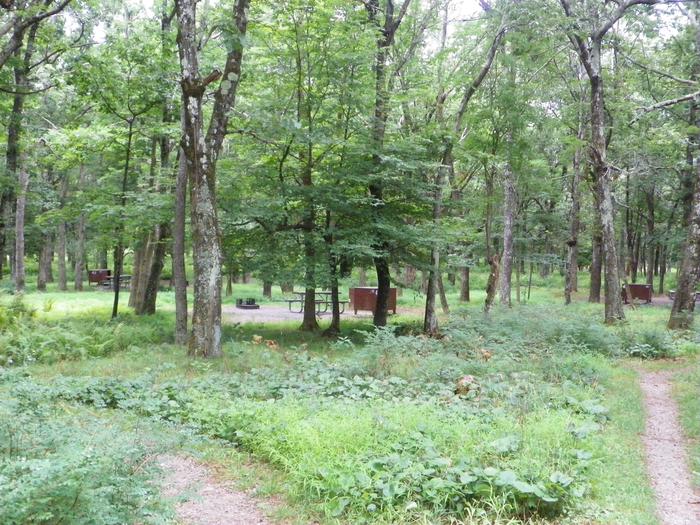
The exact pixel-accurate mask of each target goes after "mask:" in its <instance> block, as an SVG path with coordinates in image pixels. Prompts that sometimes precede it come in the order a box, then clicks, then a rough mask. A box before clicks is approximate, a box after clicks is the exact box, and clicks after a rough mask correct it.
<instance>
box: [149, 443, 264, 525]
mask: <svg viewBox="0 0 700 525" xmlns="http://www.w3.org/2000/svg"><path fill="white" fill-rule="evenodd" d="M158 463H159V464H160V466H161V468H162V469H163V473H164V476H165V477H164V480H163V495H164V496H167V497H169V498H174V499H175V502H176V503H175V511H176V513H177V519H178V523H182V524H185V525H268V524H269V523H270V522H269V521H268V520H267V519H266V518H265V516H263V514H262V512H260V509H259V508H258V506H257V505H256V503H255V501H254V500H253V498H251V497H250V496H249V495H248V494H246V493H245V492H240V491H237V490H235V489H234V488H232V487H230V486H226V485H224V484H222V483H220V482H219V481H216V480H214V479H213V478H212V476H211V473H210V472H209V470H208V469H207V468H206V467H205V466H204V465H202V464H201V463H198V462H197V461H195V460H193V459H191V458H188V457H183V456H172V455H163V456H160V457H159V458H158Z"/></svg>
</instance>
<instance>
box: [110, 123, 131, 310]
mask: <svg viewBox="0 0 700 525" xmlns="http://www.w3.org/2000/svg"><path fill="white" fill-rule="evenodd" d="M134 120H135V117H132V118H131V119H130V120H129V121H128V123H129V130H128V135H127V141H126V157H125V159H124V171H123V172H122V188H121V195H120V197H119V204H120V213H121V217H120V219H121V220H120V221H119V224H118V225H117V229H116V236H117V244H116V245H115V246H114V272H113V274H112V285H113V286H112V290H113V291H114V301H113V302H112V319H116V317H117V315H119V291H120V289H121V278H122V271H123V269H124V238H123V237H124V215H123V214H124V208H125V207H126V190H127V188H128V184H129V164H130V161H131V145H132V142H133V138H134Z"/></svg>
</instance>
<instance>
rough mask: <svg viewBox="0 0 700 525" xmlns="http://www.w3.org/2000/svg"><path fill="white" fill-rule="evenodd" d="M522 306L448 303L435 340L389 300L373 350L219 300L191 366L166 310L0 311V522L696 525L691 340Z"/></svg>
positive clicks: (638, 312) (165, 303) (547, 305)
mask: <svg viewBox="0 0 700 525" xmlns="http://www.w3.org/2000/svg"><path fill="white" fill-rule="evenodd" d="M547 294H549V295H547ZM242 295H244V296H245V295H247V291H245V292H242ZM251 296H252V295H251ZM407 296H408V297H407ZM533 298H536V299H533V301H532V303H531V304H528V305H522V306H517V307H514V308H513V309H512V310H501V309H496V310H495V311H494V312H492V314H491V315H490V316H484V314H483V312H482V309H481V305H482V302H481V301H480V300H478V299H475V300H474V302H473V303H472V304H471V305H459V304H458V303H456V302H455V303H454V307H453V309H452V313H451V314H450V316H449V321H448V319H447V318H443V321H444V322H443V326H444V330H445V337H444V338H443V339H441V340H435V339H429V338H425V337H424V336H422V335H420V317H421V316H420V314H421V312H422V309H421V307H420V305H418V304H414V303H415V301H413V300H412V298H411V297H410V295H409V294H404V298H403V299H402V302H401V303H400V304H399V311H400V313H401V315H398V316H395V317H394V316H392V318H391V323H392V327H393V329H394V330H395V332H392V331H389V330H386V331H383V330H382V331H376V332H375V331H374V330H373V329H372V328H371V319H370V318H369V316H367V315H364V316H362V317H361V318H359V319H353V318H343V324H342V329H343V337H341V338H339V339H337V340H335V341H332V340H329V339H327V338H325V337H321V336H320V335H319V334H309V333H305V332H301V331H299V330H298V322H297V321H298V320H299V314H293V315H295V317H294V318H292V319H284V320H282V319H280V320H277V319H271V320H269V321H265V323H260V322H257V321H255V322H251V323H244V322H241V319H240V318H239V317H238V315H239V314H240V313H241V312H242V311H239V310H237V309H235V307H234V306H233V305H232V304H231V302H230V301H229V302H227V304H225V306H224V311H225V312H226V314H225V315H226V316H227V321H230V322H227V323H226V324H225V325H224V334H223V340H224V356H223V357H222V358H221V359H217V360H211V361H201V360H192V359H189V358H187V356H186V354H185V352H184V351H183V349H182V348H181V347H178V346H176V345H174V344H172V331H173V319H172V317H173V316H172V298H171V296H170V295H169V294H167V293H164V294H163V295H162V296H161V297H160V299H159V301H160V303H159V309H160V312H159V313H158V314H156V315H155V316H149V317H137V316H134V315H132V314H130V313H129V312H128V308H127V307H126V306H125V307H124V313H123V314H122V315H121V316H120V318H119V319H118V320H117V321H115V322H108V321H107V320H108V319H109V307H110V304H109V302H110V301H109V299H110V297H109V294H101V293H100V292H83V293H67V294H60V293H57V292H53V291H51V292H48V293H46V294H39V293H29V294H27V295H26V296H25V297H24V299H23V300H22V301H21V302H18V301H14V302H13V300H12V298H9V297H6V298H2V297H0V314H3V315H4V317H3V316H2V315H0V323H3V322H4V323H6V324H5V325H4V331H3V330H2V329H0V522H1V523H27V522H32V520H34V521H36V520H37V519H38V518H37V517H36V516H37V515H36V514H34V513H37V512H41V513H42V514H41V515H42V516H49V515H51V516H53V518H52V519H55V521H58V520H61V522H62V523H66V524H70V523H80V522H81V521H80V520H81V519H82V520H83V521H82V522H85V520H86V518H85V517H84V516H77V517H76V516H75V515H74V514H75V513H76V512H78V511H80V512H92V513H99V514H100V515H110V516H112V517H113V521H114V522H120V523H143V524H150V523H153V524H155V523H159V524H160V523H181V524H185V525H200V524H201V525H209V524H212V523H233V524H236V523H246V524H247V523H250V524H261V525H262V524H264V525H268V524H272V523H274V524H290V525H291V524H293V525H308V524H310V523H318V524H321V525H331V524H333V525H337V524H358V523H372V524H394V523H420V524H441V525H442V524H445V523H468V524H470V525H486V524H489V525H494V524H497V525H584V524H591V523H596V524H600V525H669V524H672V525H681V524H683V525H685V524H689V523H694V524H697V523H700V518H699V517H698V515H697V514H696V508H698V507H700V505H698V504H697V503H696V502H698V501H700V498H698V497H696V495H695V492H694V490H695V487H697V486H698V481H699V478H700V476H698V474H697V473H698V472H700V418H698V414H699V413H700V396H698V392H700V359H699V358H698V356H700V334H699V333H698V332H697V331H692V332H687V333H682V334H675V333H670V332H668V331H667V330H666V329H665V322H666V320H667V317H668V312H669V311H668V307H667V306H664V305H659V304H654V305H651V306H643V307H642V306H640V307H636V308H635V307H630V308H628V309H626V314H627V317H628V321H627V323H624V324H622V325H620V326H616V327H606V326H604V325H603V324H602V322H601V317H602V310H601V306H600V305H588V304H585V303H583V302H578V303H576V304H575V305H572V306H570V307H564V306H563V305H560V304H557V302H558V301H559V299H560V297H559V292H558V290H557V291H549V292H548V291H547V290H542V289H533ZM124 300H125V301H126V297H125V298H124ZM655 302H656V301H655ZM22 304H24V305H25V306H22ZM272 307H274V303H270V302H267V303H263V308H272ZM3 308H4V310H3ZM261 309H262V308H261ZM229 312H230V314H229ZM358 317H360V316H358ZM323 322H327V320H325V319H324V320H323ZM0 328H2V326H0ZM260 338H263V340H264V342H263V343H259V341H260ZM268 341H270V342H271V341H274V344H265V343H266V342H268ZM465 377H467V378H471V379H469V381H470V383H468V384H470V385H473V386H470V387H469V388H468V389H467V391H466V392H463V393H462V394H458V395H455V384H456V382H457V380H459V379H460V378H465ZM6 434H7V436H10V437H11V442H12V443H14V445H13V447H14V448H15V449H14V450H12V451H10V453H9V454H5V452H6V451H4V449H3V448H2V445H1V444H2V443H3V442H6V440H5V438H6V437H7V436H6ZM684 447H685V448H684ZM153 458H156V460H155V461H154V460H153ZM28 461H29V463H27V462H28ZM28 464H30V465H32V469H34V470H27V468H26V466H27V465H28ZM148 464H152V467H148V466H147V465H148ZM35 465H36V466H35ZM32 472H34V473H35V474H31V473H32ZM37 472H41V473H42V474H41V476H38V475H37V474H36V473H37ZM8 474H9V475H8ZM3 476H4V477H3ZM8 484H9V485H8ZM15 484H16V486H15ZM6 485H7V486H6ZM156 486H158V487H162V489H159V491H158V493H157V494H156V493H154V491H155V490H156V489H154V488H153V487H156ZM47 487H60V488H61V490H60V491H59V490H58V489H56V490H55V491H54V490H53V489H52V491H49V492H48V493H47V491H46V488H47ZM72 487H79V488H80V490H81V492H80V493H79V494H77V495H75V494H73V493H72V492H71V491H72V490H73V489H72ZM106 493H110V494H114V496H112V497H111V498H109V499H108V500H105V499H104V498H101V497H99V494H106ZM92 494H95V495H97V496H94V497H93V496H92ZM76 497H77V498H79V499H78V501H79V502H80V505H79V506H76V505H75V504H74V501H76ZM105 505H107V506H109V508H105ZM120 513H121V514H120ZM226 513H228V516H227V517H226V518H225V519H222V518H221V516H222V515H226ZM42 519H43V518H42ZM47 519H48V518H47ZM89 521H90V520H89V519H87V522H89Z"/></svg>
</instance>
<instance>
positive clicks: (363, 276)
mask: <svg viewBox="0 0 700 525" xmlns="http://www.w3.org/2000/svg"><path fill="white" fill-rule="evenodd" d="M357 281H358V282H357V285H358V286H359V287H360V288H363V287H365V286H367V270H365V268H364V266H362V267H360V269H359V270H358V276H357Z"/></svg>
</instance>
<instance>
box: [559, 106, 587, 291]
mask: <svg viewBox="0 0 700 525" xmlns="http://www.w3.org/2000/svg"><path fill="white" fill-rule="evenodd" d="M582 117H583V115H580V116H579V127H578V133H577V139H578V140H583V137H584V123H583V118H582ZM582 157H583V152H582V150H581V148H579V147H577V148H576V150H575V151H574V159H573V169H572V174H571V210H570V212H569V239H568V241H567V242H566V279H565V285H564V297H565V303H566V304H571V294H572V292H574V291H576V288H577V281H578V279H577V277H578V234H579V230H580V229H581V191H580V185H581V177H582V171H583V166H582V165H581V164H582V162H581V161H582Z"/></svg>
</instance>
